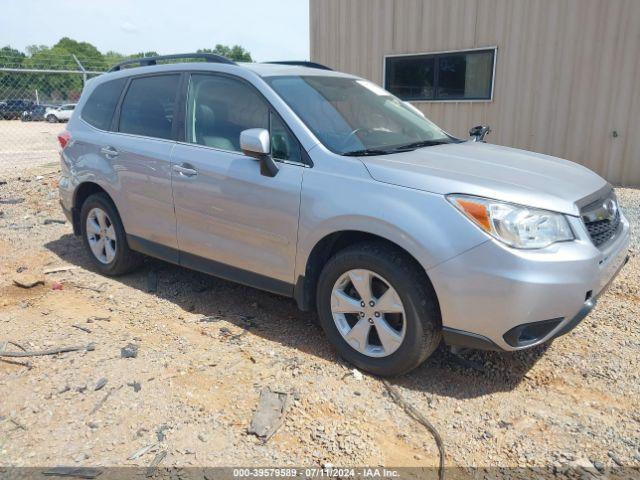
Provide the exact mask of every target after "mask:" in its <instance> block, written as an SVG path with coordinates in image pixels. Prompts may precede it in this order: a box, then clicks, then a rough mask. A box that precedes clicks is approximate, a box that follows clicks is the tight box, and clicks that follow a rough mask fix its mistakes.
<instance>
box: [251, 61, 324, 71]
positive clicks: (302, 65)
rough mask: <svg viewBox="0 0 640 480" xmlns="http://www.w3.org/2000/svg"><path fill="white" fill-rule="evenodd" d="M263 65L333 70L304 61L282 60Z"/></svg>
mask: <svg viewBox="0 0 640 480" xmlns="http://www.w3.org/2000/svg"><path fill="white" fill-rule="evenodd" d="M262 63H273V64H277V65H296V66H298V67H309V68H319V69H320V70H333V69H331V68H329V67H327V66H326V65H322V64H320V63H316V62H305V61H304V60H282V61H278V62H262Z"/></svg>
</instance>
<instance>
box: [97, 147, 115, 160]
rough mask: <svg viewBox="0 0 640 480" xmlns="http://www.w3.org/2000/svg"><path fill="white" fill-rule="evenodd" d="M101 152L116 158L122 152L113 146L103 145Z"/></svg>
mask: <svg viewBox="0 0 640 480" xmlns="http://www.w3.org/2000/svg"><path fill="white" fill-rule="evenodd" d="M100 153H102V154H103V155H104V156H105V157H107V158H116V157H117V156H118V155H120V153H118V150H116V149H115V148H113V147H102V148H101V149H100Z"/></svg>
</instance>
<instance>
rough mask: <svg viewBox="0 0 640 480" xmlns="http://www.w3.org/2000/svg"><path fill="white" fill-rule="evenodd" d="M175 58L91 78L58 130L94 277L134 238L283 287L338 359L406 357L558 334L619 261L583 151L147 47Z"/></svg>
mask: <svg viewBox="0 0 640 480" xmlns="http://www.w3.org/2000/svg"><path fill="white" fill-rule="evenodd" d="M176 57H179V56H167V57H159V58H145V59H140V60H136V62H139V63H142V65H143V66H141V67H138V68H126V69H123V68H122V67H123V65H118V66H116V67H114V71H112V72H111V73H106V74H104V75H100V76H99V77H97V78H94V79H91V80H90V81H89V82H87V84H86V86H85V88H84V90H83V92H82V97H81V99H80V103H79V105H80V107H79V115H74V116H73V117H72V118H71V121H70V123H69V125H68V126H67V129H66V131H64V132H62V133H61V134H60V135H59V136H58V140H59V142H60V146H61V161H62V162H61V163H62V164H61V176H60V183H59V188H60V200H61V205H62V208H63V210H64V212H65V215H66V216H67V217H68V218H69V219H70V221H71V222H72V223H73V229H74V232H75V234H76V235H79V236H81V238H82V241H83V243H84V246H85V248H86V251H87V254H88V255H89V256H90V257H91V259H92V261H93V263H94V265H95V267H96V269H97V270H99V271H100V272H102V273H103V274H105V275H120V274H124V273H126V272H128V271H130V270H132V269H133V268H135V267H136V266H138V265H140V259H141V256H140V253H144V254H148V255H151V256H154V257H158V258H161V259H164V260H166V261H169V262H173V263H176V264H179V265H182V266H185V267H187V268H192V269H195V270H200V271H203V272H205V273H209V274H213V275H217V276H220V277H223V278H226V279H229V280H234V281H237V282H240V283H244V284H247V285H250V286H253V287H257V288H261V289H264V290H269V291H271V292H274V293H277V294H281V295H286V296H291V297H294V298H295V299H296V301H297V303H298V306H299V307H300V308H301V309H303V310H310V309H314V308H315V309H317V311H318V316H319V320H320V324H321V325H322V328H323V329H324V331H325V333H326V335H327V337H328V338H329V340H330V341H331V343H333V345H334V346H335V348H336V350H337V351H338V352H339V353H340V354H341V355H342V356H343V357H344V358H346V359H347V360H348V361H349V362H351V363H352V364H354V365H356V366H357V367H358V368H360V369H363V370H366V371H369V372H372V373H374V374H378V375H398V374H401V373H404V372H407V371H409V370H411V369H413V368H415V367H417V366H418V365H420V363H422V362H423V361H424V360H425V359H426V358H427V357H428V356H429V355H431V354H432V353H433V352H434V350H435V349H436V347H437V346H438V345H439V344H440V343H441V342H442V341H444V342H445V343H447V344H449V345H452V346H456V347H469V348H480V349H489V350H502V351H516V350H522V349H526V348H531V347H533V346H535V345H539V344H541V343H543V342H547V341H549V340H551V339H553V338H556V337H558V336H560V335H563V334H565V333H567V332H569V331H570V330H571V329H572V328H573V327H575V326H576V325H577V324H578V323H579V322H580V321H581V320H582V319H584V318H585V317H586V316H587V314H588V313H589V312H590V311H591V310H592V309H593V307H594V306H595V304H596V300H597V299H598V297H599V296H600V295H601V294H602V293H603V292H604V291H605V289H606V288H607V286H608V284H609V283H610V282H611V280H612V279H613V278H614V277H615V276H616V275H617V274H618V272H619V271H620V269H621V268H622V267H623V266H624V264H625V263H626V261H627V259H628V256H627V250H628V246H629V241H630V235H629V231H630V230H629V222H628V221H627V219H626V218H625V216H624V214H623V213H622V212H621V210H620V209H619V208H618V201H617V199H616V196H615V193H614V190H613V188H612V186H611V185H610V184H609V183H608V182H607V181H606V180H604V179H603V178H601V177H599V176H598V175H596V174H595V173H593V172H592V171H590V170H588V169H587V168H585V167H583V166H580V165H578V164H575V163H572V162H570V161H567V160H563V159H560V158H555V157H551V156H548V155H541V154H538V153H533V152H527V151H523V150H517V149H513V148H507V147H502V146H499V145H489V144H487V143H484V142H483V141H482V137H483V135H485V134H486V133H487V131H488V129H487V128H474V129H472V131H471V132H470V133H471V135H472V138H471V139H469V140H467V141H464V140H461V139H457V138H454V137H453V136H451V135H449V134H448V133H446V132H444V131H443V130H442V129H441V128H439V127H438V126H437V125H435V124H434V123H432V122H431V121H429V120H428V119H427V118H426V117H425V116H424V115H423V114H422V113H420V112H419V111H418V110H416V109H415V108H412V107H409V106H407V105H406V104H405V103H404V102H402V101H401V100H399V99H398V98H396V97H394V96H393V95H392V94H390V93H389V92H387V91H386V90H384V89H382V88H380V87H379V86H377V85H375V84H373V83H371V82H369V81H367V80H365V79H362V78H359V77H356V76H353V75H348V74H345V73H339V72H333V71H329V70H328V69H325V68H323V67H322V66H319V65H317V64H305V63H304V62H299V63H301V65H281V64H260V63H250V64H241V65H239V64H236V63H234V62H232V61H230V60H228V59H225V58H224V57H219V56H215V55H206V56H205V55H194V54H188V55H185V57H188V58H195V57H201V58H205V59H206V60H207V62H197V63H196V62H193V63H183V64H159V65H156V61H159V60H166V59H171V58H176ZM143 62H144V63H143ZM129 63H131V62H126V64H129ZM276 63H277V62H276ZM305 65H306V66H305ZM311 331H312V330H310V332H311ZM581 353H582V352H576V354H581Z"/></svg>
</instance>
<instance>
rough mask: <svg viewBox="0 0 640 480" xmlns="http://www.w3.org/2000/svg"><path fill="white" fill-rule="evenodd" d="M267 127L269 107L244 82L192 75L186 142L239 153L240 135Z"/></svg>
mask: <svg viewBox="0 0 640 480" xmlns="http://www.w3.org/2000/svg"><path fill="white" fill-rule="evenodd" d="M248 128H269V108H268V106H267V104H266V103H265V101H264V100H262V98H260V96H259V95H258V93H257V92H256V91H255V90H253V89H252V88H251V87H249V86H248V85H246V84H245V83H244V82H241V81H239V80H235V79H233V78H229V77H224V76H219V75H198V74H195V75H192V76H191V84H190V85H189V94H188V97H187V141H188V142H189V143H196V144H199V145H206V146H207V147H213V148H218V149H220V150H230V151H234V152H240V151H241V150H240V132H242V131H243V130H246V129H248Z"/></svg>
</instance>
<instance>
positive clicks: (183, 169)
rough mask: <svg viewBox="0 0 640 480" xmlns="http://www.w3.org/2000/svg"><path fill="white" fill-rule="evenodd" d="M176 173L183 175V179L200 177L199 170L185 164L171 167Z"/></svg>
mask: <svg viewBox="0 0 640 480" xmlns="http://www.w3.org/2000/svg"><path fill="white" fill-rule="evenodd" d="M171 168H172V169H173V171H174V172H176V173H177V174H178V175H182V176H183V177H195V176H196V175H198V170H196V169H195V168H193V167H192V166H191V165H189V164H188V163H183V164H182V165H174V166H173V167H171Z"/></svg>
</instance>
